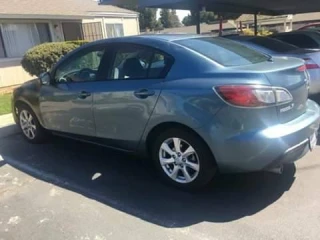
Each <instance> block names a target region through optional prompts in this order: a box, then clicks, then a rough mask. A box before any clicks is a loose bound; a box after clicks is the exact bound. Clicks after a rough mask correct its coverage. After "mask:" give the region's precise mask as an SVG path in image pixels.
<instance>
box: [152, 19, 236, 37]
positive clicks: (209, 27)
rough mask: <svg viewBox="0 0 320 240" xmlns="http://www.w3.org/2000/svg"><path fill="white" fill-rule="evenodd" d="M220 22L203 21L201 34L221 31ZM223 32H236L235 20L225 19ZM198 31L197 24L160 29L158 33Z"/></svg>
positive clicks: (214, 33)
mask: <svg viewBox="0 0 320 240" xmlns="http://www.w3.org/2000/svg"><path fill="white" fill-rule="evenodd" d="M219 28H220V23H219V21H217V22H215V23H212V24H206V23H202V24H201V25H200V30H201V34H205V35H207V34H212V35H217V34H218V33H219ZM222 28H223V33H228V32H235V31H236V30H237V24H236V23H235V22H234V21H233V20H224V21H223V23H222ZM196 32H197V30H196V26H195V25H193V26H184V27H177V28H165V29H163V30H160V31H158V32H157V33H167V34H171V33H178V34H184V33H185V34H195V33H196Z"/></svg>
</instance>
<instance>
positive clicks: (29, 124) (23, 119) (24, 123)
mask: <svg viewBox="0 0 320 240" xmlns="http://www.w3.org/2000/svg"><path fill="white" fill-rule="evenodd" d="M20 126H21V129H22V131H23V134H24V135H25V136H26V137H27V138H29V139H30V140H32V139H34V138H35V137H36V130H37V127H36V124H35V121H34V119H33V116H32V114H31V113H30V112H28V111H27V110H22V111H21V112H20Z"/></svg>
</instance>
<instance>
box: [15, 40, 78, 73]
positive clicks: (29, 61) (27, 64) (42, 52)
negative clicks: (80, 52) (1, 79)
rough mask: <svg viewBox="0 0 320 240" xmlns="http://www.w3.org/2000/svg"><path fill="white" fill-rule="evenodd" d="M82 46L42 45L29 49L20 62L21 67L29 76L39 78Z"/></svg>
mask: <svg viewBox="0 0 320 240" xmlns="http://www.w3.org/2000/svg"><path fill="white" fill-rule="evenodd" d="M82 44H84V42H82V41H77V44H76V43H75V42H51V43H43V44H40V45H37V46H35V47H33V48H31V49H29V50H28V51H27V52H26V53H25V55H24V56H23V58H22V60H21V65H22V67H23V68H24V70H26V71H27V72H28V73H29V74H30V75H31V76H33V75H35V76H39V75H40V74H41V73H43V72H47V71H49V70H50V69H51V68H52V67H53V65H54V64H56V63H57V62H58V61H59V59H60V58H61V57H63V56H65V55H66V54H67V53H69V52H71V51H72V50H74V49H76V48H77V47H79V46H80V45H82Z"/></svg>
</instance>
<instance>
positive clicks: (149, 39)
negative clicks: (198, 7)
mask: <svg viewBox="0 0 320 240" xmlns="http://www.w3.org/2000/svg"><path fill="white" fill-rule="evenodd" d="M210 37H212V36H208V35H206V36H203V35H195V34H144V35H135V36H126V37H116V38H107V39H101V40H97V41H93V42H90V43H87V44H85V45H84V46H86V47H90V46H94V45H97V44H106V43H133V44H134V43H136V44H146V43H148V44H151V45H154V44H156V43H157V42H158V43H159V42H173V41H178V40H184V39H193V38H210Z"/></svg>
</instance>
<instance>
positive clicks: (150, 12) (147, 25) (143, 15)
mask: <svg viewBox="0 0 320 240" xmlns="http://www.w3.org/2000/svg"><path fill="white" fill-rule="evenodd" d="M119 7H121V8H126V9H129V10H132V11H136V12H138V13H139V25H140V29H141V30H146V29H150V30H156V29H161V28H162V25H161V24H160V23H159V21H158V20H157V9H156V8H141V9H140V8H138V7H136V6H135V5H130V4H124V5H119Z"/></svg>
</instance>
